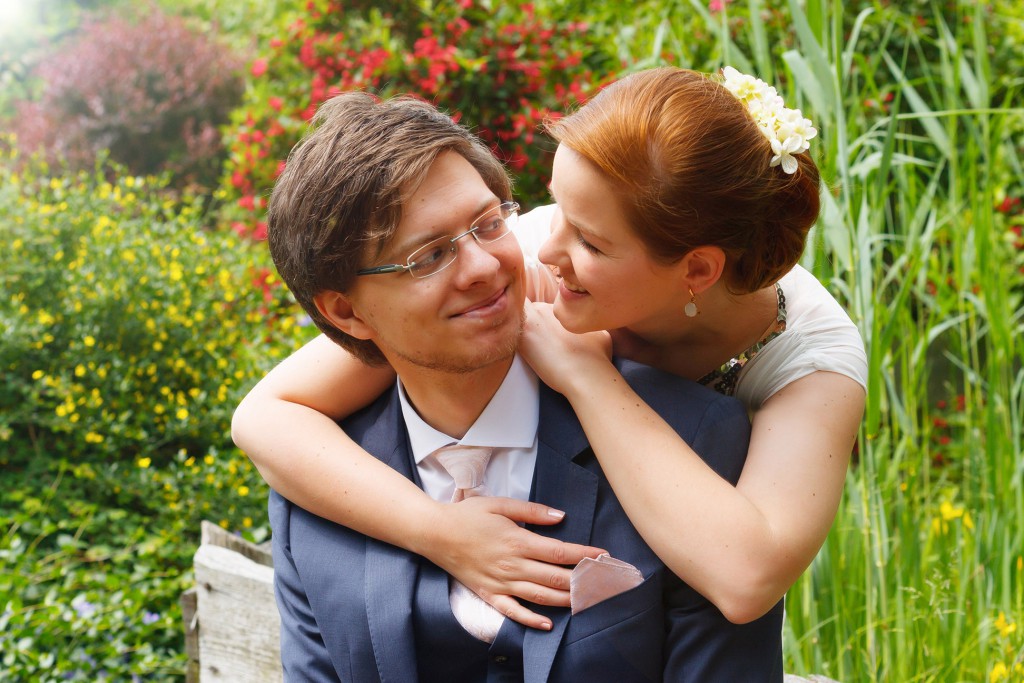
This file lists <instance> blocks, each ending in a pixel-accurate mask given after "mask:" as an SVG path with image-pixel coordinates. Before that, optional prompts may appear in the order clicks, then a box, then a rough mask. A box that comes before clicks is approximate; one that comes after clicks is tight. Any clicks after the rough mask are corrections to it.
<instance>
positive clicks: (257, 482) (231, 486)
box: [0, 449, 268, 682]
mask: <svg viewBox="0 0 1024 683" xmlns="http://www.w3.org/2000/svg"><path fill="white" fill-rule="evenodd" d="M163 465H164V466H163V467H162V468H159V469H158V468H156V467H155V466H153V465H152V464H151V463H150V462H149V461H148V459H143V460H140V461H139V462H134V463H132V462H128V463H122V462H112V463H111V462H102V461H99V462H91V463H90V462H77V463H72V462H69V461H68V460H66V459H64V458H60V457H53V458H46V459H43V458H39V459H35V460H33V461H32V462H31V463H29V464H27V465H25V466H21V465H18V466H11V465H9V464H8V465H6V466H5V467H4V468H3V469H2V470H0V486H3V489H4V491H5V494H4V496H3V497H2V498H0V519H2V520H3V524H2V525H0V564H2V566H3V572H0V672H2V674H0V679H2V680H12V681H65V680H71V681H90V682H91V681H99V680H111V681H129V680H151V681H155V680H172V679H173V680H180V679H181V672H182V671H183V669H184V664H185V657H184V642H183V628H182V622H181V611H180V608H179V606H178V600H179V597H180V595H181V593H182V592H183V591H184V590H185V589H186V588H189V587H190V586H191V584H192V573H191V565H192V555H193V554H194V552H195V550H196V548H197V547H198V544H199V523H200V521H201V520H202V519H212V520H214V521H218V522H220V523H221V524H222V525H223V526H225V527H227V528H232V529H244V530H245V536H246V537H247V538H248V539H249V540H252V541H257V542H259V541H263V540H265V538H266V537H267V533H268V528H267V520H266V487H265V485H264V484H263V481H262V480H261V479H260V477H259V474H258V473H257V472H256V471H255V470H254V469H253V468H252V466H251V465H250V463H249V461H248V460H247V459H246V458H245V457H244V456H243V455H242V454H241V453H238V452H237V451H236V450H234V449H230V450H227V451H218V450H216V449H209V450H207V451H205V452H204V451H199V452H197V454H196V455H190V454H189V453H187V452H185V451H181V452H179V453H176V454H175V455H174V456H173V458H172V459H171V460H170V461H169V462H165V463H163Z"/></svg>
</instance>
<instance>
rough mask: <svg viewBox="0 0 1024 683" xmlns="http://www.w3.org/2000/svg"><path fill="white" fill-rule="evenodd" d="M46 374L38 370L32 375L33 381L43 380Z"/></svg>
mask: <svg viewBox="0 0 1024 683" xmlns="http://www.w3.org/2000/svg"><path fill="white" fill-rule="evenodd" d="M45 374H46V373H44V372H43V371H42V370H36V371H35V372H33V373H32V379H42V378H43V375H45Z"/></svg>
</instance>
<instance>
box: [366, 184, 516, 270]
mask: <svg viewBox="0 0 1024 683" xmlns="http://www.w3.org/2000/svg"><path fill="white" fill-rule="evenodd" d="M518 217H519V204H517V203H515V202H503V203H501V204H499V205H498V206H496V207H494V208H493V209H490V210H489V211H486V212H485V213H484V214H483V215H482V216H480V217H479V218H477V219H476V220H475V221H473V223H472V227H470V229H469V230H467V231H466V232H464V233H461V234H458V235H455V236H452V235H446V236H444V237H438V238H437V239H436V240H432V241H430V242H427V243H426V244H424V245H423V246H422V247H420V248H418V249H417V250H416V251H414V252H412V253H411V254H409V258H407V259H406V261H405V264H401V263H392V264H389V265H386V266H377V267H375V268H364V269H363V270H360V271H357V272H356V275H377V274H379V273H399V272H401V271H408V272H409V274H410V275H412V276H413V277H418V278H423V277H430V276H431V275H436V274H437V273H440V272H441V271H442V270H444V269H445V268H447V267H448V266H450V265H451V264H452V262H453V261H454V260H455V258H456V257H457V256H458V255H459V247H458V245H457V244H456V242H458V241H459V240H460V239H462V238H463V237H465V236H466V235H472V236H473V239H475V240H476V241H477V242H478V243H479V244H491V243H492V242H497V241H498V240H500V239H501V238H502V237H504V236H505V235H507V234H509V233H510V232H512V228H513V227H515V223H516V219H517V218H518Z"/></svg>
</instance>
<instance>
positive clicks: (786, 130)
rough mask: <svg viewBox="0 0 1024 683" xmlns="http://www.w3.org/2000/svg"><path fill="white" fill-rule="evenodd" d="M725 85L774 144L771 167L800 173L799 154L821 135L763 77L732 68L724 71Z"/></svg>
mask: <svg viewBox="0 0 1024 683" xmlns="http://www.w3.org/2000/svg"><path fill="white" fill-rule="evenodd" d="M722 76H723V77H724V81H723V83H722V85H724V86H725V87H726V89H727V90H728V91H729V92H731V93H732V94H733V95H735V96H736V99H738V100H739V101H740V102H742V103H743V104H744V105H745V106H746V107H747V111H749V112H750V115H751V116H753V117H754V121H755V122H756V123H757V127H758V128H760V129H761V132H762V133H764V136H765V137H766V138H768V142H770V143H771V145H772V160H771V162H770V163H769V164H768V165H769V166H780V165H781V166H782V170H783V171H785V172H786V173H796V169H797V168H798V166H799V164H797V161H796V157H795V156H794V155H795V154H802V153H804V152H806V151H807V150H808V148H809V147H810V146H811V145H810V143H809V142H808V140H810V139H811V138H813V137H814V136H815V135H817V134H818V130H817V129H816V128H815V127H814V126H813V125H811V120H810V119H805V118H804V115H803V114H802V113H801V112H800V110H799V109H788V108H786V104H785V102H783V101H782V97H780V96H779V93H778V92H776V91H775V88H773V87H772V86H770V85H768V84H767V83H765V82H764V81H762V80H761V79H760V78H754V77H753V76H748V75H747V74H741V73H740V72H739V71H737V70H736V69H734V68H732V67H731V66H727V67H725V68H724V69H722Z"/></svg>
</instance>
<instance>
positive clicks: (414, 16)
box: [223, 0, 614, 236]
mask: <svg viewBox="0 0 1024 683" xmlns="http://www.w3.org/2000/svg"><path fill="white" fill-rule="evenodd" d="M308 7H309V10H308V11H307V12H306V13H305V14H304V15H303V16H301V17H300V18H298V19H294V20H292V19H291V15H290V14H289V15H286V16H288V18H289V21H290V22H291V23H289V24H288V25H286V26H285V25H281V26H280V28H279V33H278V35H277V37H275V38H273V39H272V40H271V41H270V44H269V46H268V47H266V48H264V51H263V53H262V56H261V57H260V58H258V59H256V60H255V61H254V62H253V63H252V65H251V70H250V73H251V75H252V83H251V87H250V88H249V89H248V90H247V93H246V98H245V102H244V104H243V106H242V107H240V108H239V109H238V110H237V111H236V112H235V114H234V116H233V117H232V125H231V127H230V129H229V131H228V145H229V148H230V159H229V161H228V164H227V168H226V173H225V182H224V184H223V196H224V197H225V198H226V199H228V200H234V202H233V204H232V205H229V207H228V210H227V212H226V213H225V215H226V216H228V217H229V219H230V220H232V221H234V227H235V229H236V230H237V231H238V232H241V233H245V232H251V233H254V234H256V235H257V236H259V235H261V234H262V233H263V231H264V230H265V225H264V224H263V223H262V216H263V213H264V209H265V208H266V195H267V194H268V192H269V189H270V187H271V186H272V185H273V181H274V178H276V176H277V174H278V173H279V172H280V164H281V163H282V160H283V159H284V158H285V156H286V155H287V153H288V151H289V150H290V149H291V147H292V146H293V145H294V144H295V143H296V142H297V141H298V139H299V137H300V136H301V134H302V132H303V131H304V130H305V123H306V121H308V120H309V119H310V118H311V117H312V116H313V113H314V112H315V111H316V107H317V105H319V104H320V103H321V102H323V101H324V100H325V99H327V98H328V97H330V96H331V95H332V94H333V93H337V92H340V91H345V90H367V91H370V92H374V93H377V94H379V95H381V96H382V97H387V96H390V95H393V94H397V93H405V94H414V95H417V96H420V97H423V98H424V99H427V100H430V101H433V102H436V103H438V104H439V105H440V106H441V107H443V108H444V109H446V110H448V111H450V112H451V113H452V114H453V116H455V117H456V118H458V119H460V120H461V121H463V122H464V123H466V124H467V125H468V126H470V127H471V128H472V129H473V130H474V131H475V132H476V133H477V134H478V135H480V137H481V138H482V139H483V140H484V141H485V142H486V143H487V144H489V145H490V146H491V147H492V149H493V150H494V152H495V154H496V155H497V156H498V157H499V158H500V159H502V160H503V161H505V162H506V163H507V164H508V166H509V167H510V169H511V170H512V171H513V172H514V173H516V174H517V177H518V181H517V187H516V195H517V199H519V201H520V202H522V203H525V204H527V205H529V204H532V203H536V202H538V201H544V198H545V197H546V196H547V193H546V189H545V187H546V182H547V181H546V179H547V178H548V175H549V171H550V166H551V163H550V162H551V154H552V152H553V150H554V147H553V145H552V144H551V141H550V140H547V139H546V138H545V137H544V136H543V134H542V133H541V132H540V130H539V127H540V125H541V123H542V122H543V121H544V120H545V119H546V118H547V117H549V116H557V115H560V114H561V113H562V112H563V111H565V109H566V108H567V107H569V106H571V105H572V104H574V103H576V102H579V101H582V100H583V99H584V98H585V96H586V95H587V93H589V92H590V91H591V90H592V89H593V88H594V87H595V86H596V85H597V84H598V83H599V82H600V80H601V79H602V77H603V75H604V74H606V73H609V72H610V70H611V69H612V68H613V67H614V62H613V60H612V57H611V55H610V54H609V53H608V52H607V51H605V49H604V45H603V44H602V43H601V42H600V41H595V40H594V39H592V38H591V35H590V31H589V27H588V26H587V25H586V24H585V23H582V22H577V21H575V20H568V19H564V18H559V17H556V16H552V15H549V14H544V13H542V12H541V11H540V10H537V9H535V7H534V5H533V4H532V3H524V2H504V3H487V2H473V1H471V0H465V1H463V2H446V3H428V2H416V3H406V2H391V3H379V2H377V3H364V2H348V3H344V2H337V1H333V0H332V1H327V0H319V1H316V2H310V3H308Z"/></svg>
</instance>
